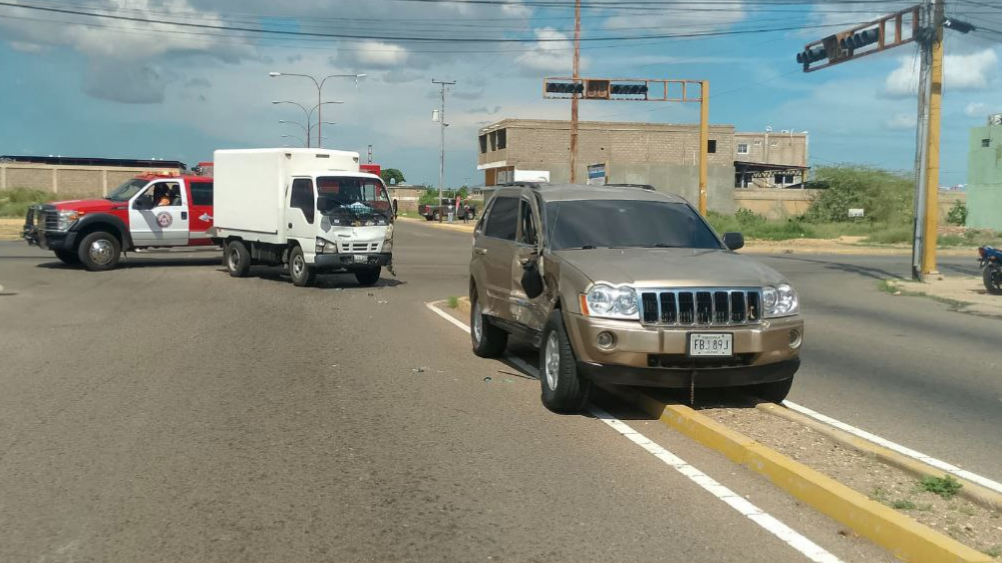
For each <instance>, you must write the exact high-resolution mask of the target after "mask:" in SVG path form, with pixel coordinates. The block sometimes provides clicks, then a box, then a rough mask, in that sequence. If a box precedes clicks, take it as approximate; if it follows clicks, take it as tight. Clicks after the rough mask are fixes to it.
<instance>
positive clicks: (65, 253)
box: [55, 250, 80, 266]
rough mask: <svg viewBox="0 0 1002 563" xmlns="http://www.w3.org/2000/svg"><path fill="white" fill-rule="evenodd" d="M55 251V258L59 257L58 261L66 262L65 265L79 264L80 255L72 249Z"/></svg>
mask: <svg viewBox="0 0 1002 563" xmlns="http://www.w3.org/2000/svg"><path fill="white" fill-rule="evenodd" d="M55 253H56V258H59V261H60V262H62V263H63V264H66V265H67V266H79V265H80V257H79V256H77V253H76V252H73V251H72V250H56V251H55Z"/></svg>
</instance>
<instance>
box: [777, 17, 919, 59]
mask: <svg viewBox="0 0 1002 563" xmlns="http://www.w3.org/2000/svg"><path fill="white" fill-rule="evenodd" d="M920 10H921V7H920V6H918V5H916V6H912V7H910V8H905V9H904V10H901V11H900V12H895V13H893V14H888V15H886V16H883V17H882V18H880V19H877V20H874V21H871V22H869V23H865V24H863V25H859V26H856V27H853V28H851V29H847V30H845V31H840V32H838V33H836V34H834V35H829V36H828V37H825V38H824V39H820V40H818V41H814V42H812V43H808V44H807V45H805V46H804V50H803V51H802V52H800V53H797V62H798V63H800V64H801V65H803V67H804V72H814V71H816V70H821V69H823V68H828V67H830V66H832V65H836V64H839V63H844V62H846V61H851V60H853V59H858V58H860V57H865V56H867V55H873V54H875V53H880V52H881V51H886V50H887V49H891V48H894V47H898V46H901V45H904V44H906V43H911V42H913V41H916V40H917V39H918V36H919V31H920V30H921V24H920V19H919V14H920ZM814 63H822V64H818V65H815V64H814Z"/></svg>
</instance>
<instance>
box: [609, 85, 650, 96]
mask: <svg viewBox="0 0 1002 563" xmlns="http://www.w3.org/2000/svg"><path fill="white" fill-rule="evenodd" d="M647 90H648V88H647V85H646V84H613V85H612V87H611V88H610V90H609V93H610V94H612V95H613V96H646V95H647Z"/></svg>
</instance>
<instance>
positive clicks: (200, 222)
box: [185, 177, 213, 246]
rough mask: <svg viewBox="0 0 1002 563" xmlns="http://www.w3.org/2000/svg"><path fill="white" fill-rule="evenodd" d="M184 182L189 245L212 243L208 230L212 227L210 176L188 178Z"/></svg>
mask: <svg viewBox="0 0 1002 563" xmlns="http://www.w3.org/2000/svg"><path fill="white" fill-rule="evenodd" d="M185 184H186V185H187V187H188V201H189V202H190V203H189V206H188V207H189V210H190V211H191V213H190V217H189V219H190V220H189V222H188V225H189V235H188V244H189V245H190V246H201V245H208V244H212V241H211V240H209V235H208V232H207V231H208V230H209V229H211V228H212V220H213V218H212V178H211V177H198V178H190V179H188V181H187V182H185Z"/></svg>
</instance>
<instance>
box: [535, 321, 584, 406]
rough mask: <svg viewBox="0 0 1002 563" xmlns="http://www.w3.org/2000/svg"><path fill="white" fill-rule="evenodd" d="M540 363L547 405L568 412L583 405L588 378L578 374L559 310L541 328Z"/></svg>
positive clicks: (544, 399)
mask: <svg viewBox="0 0 1002 563" xmlns="http://www.w3.org/2000/svg"><path fill="white" fill-rule="evenodd" d="M539 367H540V373H539V376H540V377H539V383H540V386H541V387H542V390H543V393H542V400H543V404H544V405H545V406H546V408H548V409H550V410H551V411H553V412H567V413H569V412H577V411H580V410H581V409H582V408H584V406H585V404H586V403H587V402H588V395H589V394H590V392H591V381H588V380H587V379H584V378H583V377H581V376H580V375H578V365H577V359H576V358H575V357H574V350H573V349H572V348H571V342H570V340H569V339H568V338H567V330H566V329H565V328H564V318H563V316H562V315H561V313H560V311H559V310H557V311H553V313H551V314H550V318H549V320H547V321H546V328H545V329H543V345H542V346H541V347H540V348H539Z"/></svg>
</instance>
